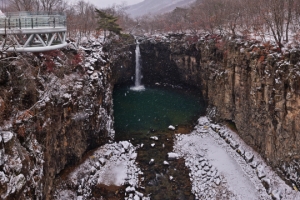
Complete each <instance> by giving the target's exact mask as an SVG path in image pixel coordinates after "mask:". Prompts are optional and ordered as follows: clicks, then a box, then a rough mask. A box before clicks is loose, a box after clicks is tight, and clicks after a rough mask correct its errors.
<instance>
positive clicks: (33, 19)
mask: <svg viewBox="0 0 300 200" xmlns="http://www.w3.org/2000/svg"><path fill="white" fill-rule="evenodd" d="M41 27H47V28H61V27H66V16H65V15H63V14H60V13H52V14H49V15H48V14H45V13H34V12H19V13H5V14H4V15H2V16H0V29H24V28H25V29H28V28H31V29H34V28H41Z"/></svg>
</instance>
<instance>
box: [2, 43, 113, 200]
mask: <svg viewBox="0 0 300 200" xmlns="http://www.w3.org/2000/svg"><path fill="white" fill-rule="evenodd" d="M90 45H91V46H90V49H89V50H88V49H85V52H84V51H77V50H75V49H72V47H71V46H70V47H71V49H67V50H64V51H52V52H48V53H40V54H22V55H9V57H7V58H5V59H3V60H1V67H0V196H1V199H52V195H53V192H54V187H55V185H54V182H55V178H56V177H57V176H58V175H59V174H60V173H61V172H62V170H63V169H65V167H66V166H70V165H74V164H75V163H78V161H79V160H80V159H81V158H82V156H83V154H84V153H86V152H87V151H88V150H90V149H93V148H95V147H98V146H100V145H102V144H104V143H106V142H107V141H108V140H109V139H112V138H113V137H114V131H113V116H112V87H113V84H112V70H111V67H110V64H109V62H108V59H107V56H106V55H105V53H103V52H102V49H101V48H100V46H99V44H90Z"/></svg>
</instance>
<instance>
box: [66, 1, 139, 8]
mask: <svg viewBox="0 0 300 200" xmlns="http://www.w3.org/2000/svg"><path fill="white" fill-rule="evenodd" d="M70 1H71V2H77V1H78V0H70ZM85 1H86V2H91V3H93V4H94V5H95V6H97V7H98V8H106V7H108V6H111V5H113V4H121V3H123V2H126V4H127V5H132V4H136V3H139V2H142V1H143V0H85Z"/></svg>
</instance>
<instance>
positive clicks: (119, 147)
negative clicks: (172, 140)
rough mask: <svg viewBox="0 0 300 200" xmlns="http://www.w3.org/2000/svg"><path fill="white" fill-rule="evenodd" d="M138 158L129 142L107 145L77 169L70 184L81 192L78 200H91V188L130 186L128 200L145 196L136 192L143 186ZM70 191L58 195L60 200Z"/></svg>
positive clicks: (69, 178)
mask: <svg viewBox="0 0 300 200" xmlns="http://www.w3.org/2000/svg"><path fill="white" fill-rule="evenodd" d="M136 157H137V153H136V147H134V146H133V145H132V144H131V143H130V142H128V141H121V142H119V143H112V144H105V145H104V146H102V147H100V148H99V149H98V150H96V151H95V152H94V154H93V155H92V156H90V157H89V158H88V159H87V160H86V161H85V162H84V163H82V164H81V165H80V166H79V167H78V168H76V169H75V171H73V172H72V173H71V174H70V175H69V176H68V180H67V181H68V182H71V183H72V185H74V186H75V187H76V188H74V189H76V190H77V195H78V197H80V196H83V197H84V199H86V198H87V197H91V195H92V194H91V188H92V187H93V186H95V185H99V184H104V185H107V186H110V185H115V186H122V185H126V186H127V188H126V196H127V197H129V195H130V194H132V195H131V196H132V197H134V196H137V197H140V196H141V194H140V193H139V192H137V191H136V189H137V188H139V185H140V183H139V179H138V175H139V174H142V172H141V170H140V169H139V168H138V167H137V166H136V164H135V159H136ZM153 161H154V160H153ZM97 163H98V164H97ZM98 165H100V166H98ZM91 166H94V168H93V167H91ZM95 169H96V171H95ZM62 185H63V184H62ZM62 187H63V186H62ZM67 190H68V188H60V189H59V190H58V191H57V192H56V197H57V198H56V199H59V198H61V197H62V196H63V195H64V194H65V193H66V191H67ZM76 198H77V197H76Z"/></svg>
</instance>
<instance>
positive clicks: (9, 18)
mask: <svg viewBox="0 0 300 200" xmlns="http://www.w3.org/2000/svg"><path fill="white" fill-rule="evenodd" d="M8 29H10V18H8Z"/></svg>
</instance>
